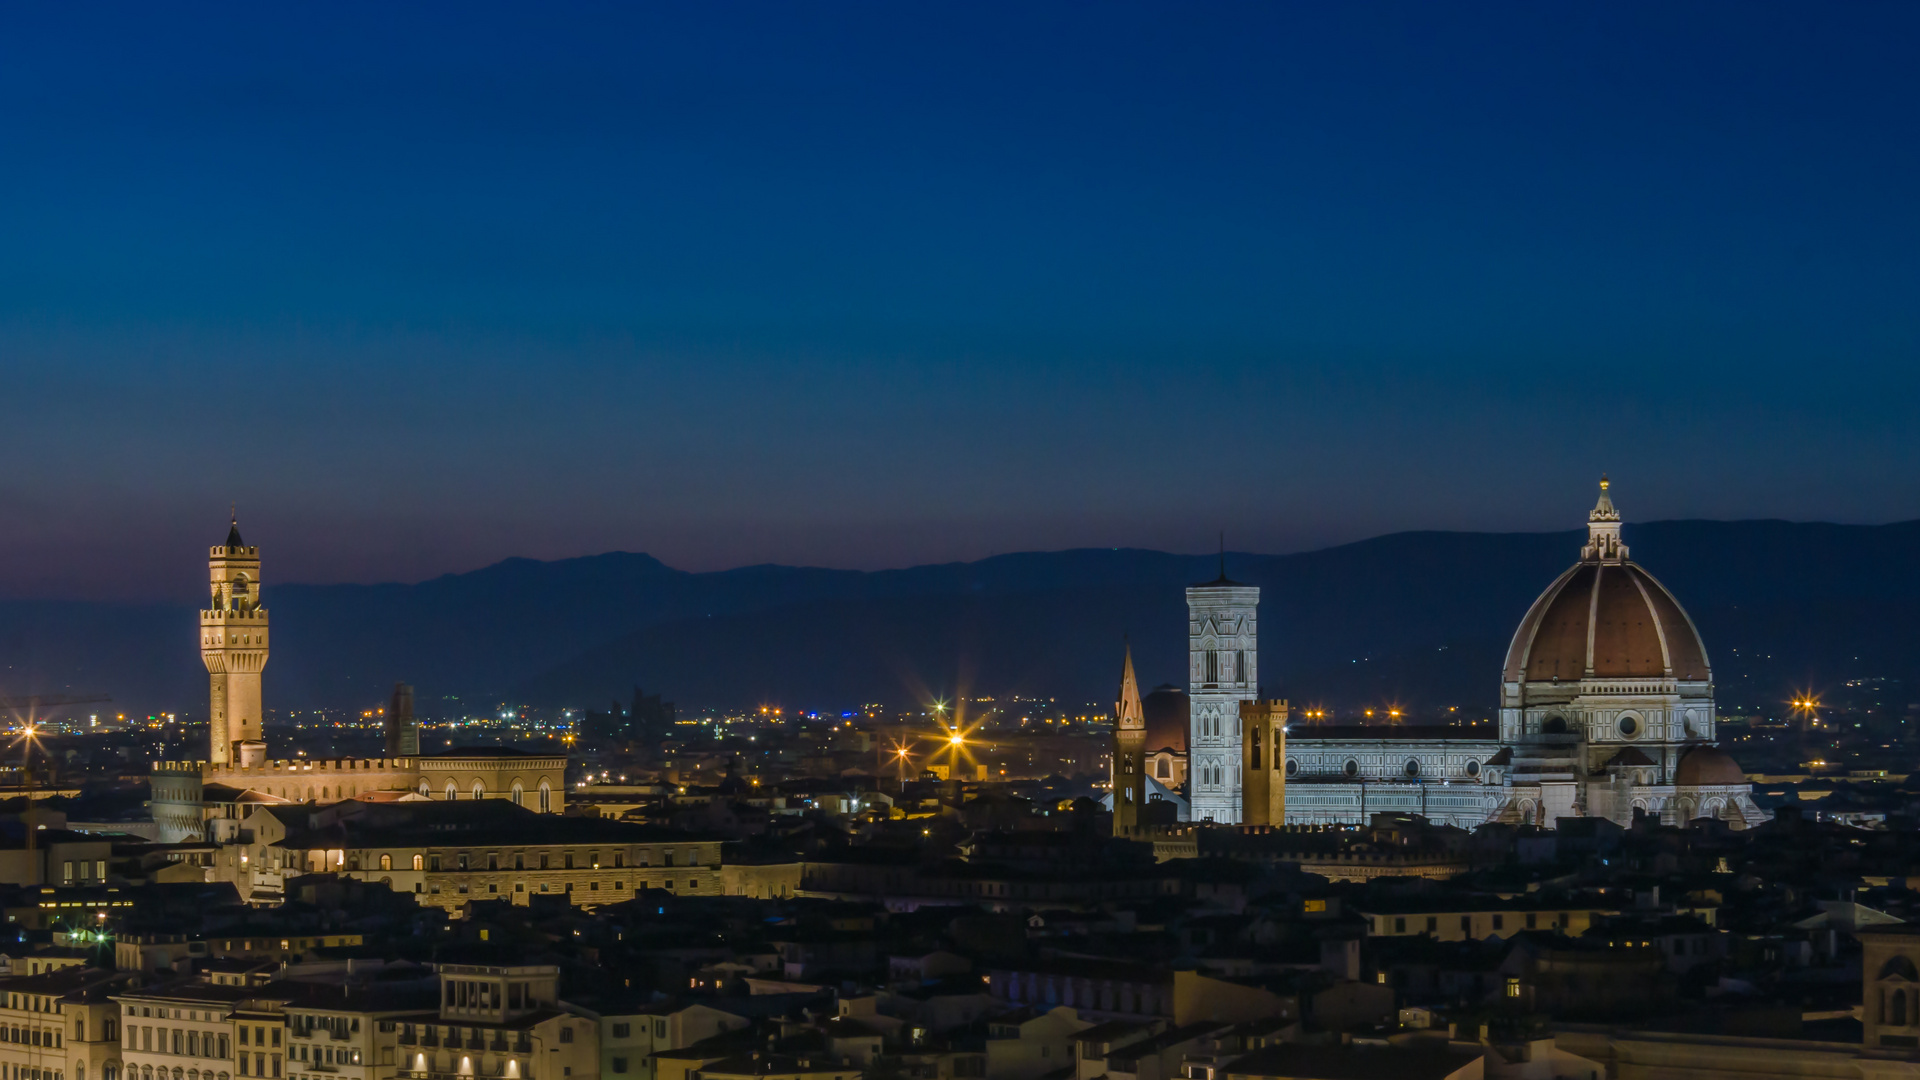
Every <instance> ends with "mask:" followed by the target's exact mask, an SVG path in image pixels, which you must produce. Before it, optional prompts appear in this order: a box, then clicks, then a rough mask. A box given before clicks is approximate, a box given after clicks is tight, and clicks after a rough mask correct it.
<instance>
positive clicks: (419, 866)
mask: <svg viewBox="0 0 1920 1080" xmlns="http://www.w3.org/2000/svg"><path fill="white" fill-rule="evenodd" d="M413 868H414V869H415V870H425V869H426V868H427V860H426V859H425V858H424V857H422V856H419V855H415V856H414V857H413Z"/></svg>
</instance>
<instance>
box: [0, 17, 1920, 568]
mask: <svg viewBox="0 0 1920 1080" xmlns="http://www.w3.org/2000/svg"><path fill="white" fill-rule="evenodd" d="M263 8H266V9H269V10H262V9H263ZM1917 46H1920V5H1915V4H1912V3H1910V2H1903V3H1891V4H1867V3H1861V4H1845V5H1833V4H1814V3H1802V4H1795V5H1771V4H1764V3H1751V2H1740V3H1725V4H1711V3H1688V4H1680V5H1675V4H1670V3H1656V4H1646V5H1632V4H1584V5H1574V4H1537V3H1524V4H1511V5H1498V4H1488V5H1458V4H1450V5H1436V4H1432V3H1427V2H1418V3H1410V4H1405V5H1393V4H1378V3H1369V4H1337V3H1324V4H1304V3H1298V4H1272V3H1259V4H1247V5H1233V4H1198V5H1196V4H1164V5H1159V6H1129V5H1122V4H1098V5H1096V4H1071V5H1063V6H1046V5H1038V4H1032V3H1019V4H1007V5H1000V6H993V5H983V4H979V3H966V4H958V5H951V6H942V5H936V4H927V3H910V4H900V3H890V4H877V5H873V6H852V5H833V4H773V3H769V4H765V5H728V4H718V3H700V4H686V5H679V6H677V7H669V6H666V5H636V4H616V5H609V6H604V7H596V6H592V5H586V4H565V5H533V4H517V5H511V6H507V7H501V8H491V9H490V8H488V7H486V6H485V5H475V4H471V3H462V4H458V5H447V6H444V7H439V8H433V7H424V6H417V5H409V6H404V7H400V8H399V9H398V10H396V6H394V5H384V4H383V5H367V6H361V7H354V6H351V5H338V4H329V5H321V6H305V7H299V8H288V6H287V5H258V4H248V5H235V6H231V7H216V6H197V5H151V4H148V5H127V6H124V7H120V8H117V9H116V8H111V7H109V8H100V7H90V8H86V9H84V10H81V9H76V8H75V7H74V6H73V5H41V6H39V7H37V8H35V9H31V10H28V9H22V8H18V7H15V8H9V9H8V10H7V11H5V12H4V13H0V149H3V150H4V155H3V156H0V402H4V407H5V409H6V412H7V428H6V433H5V443H4V445H5V447H6V456H5V462H6V468H5V470H4V472H0V511H4V515H5V521H4V525H0V595H5V596H24V595H83V596H99V597H159V596H180V597H185V596H192V595H195V594H197V592H198V591H199V588H200V585H199V581H200V574H201V571H200V569H199V551H200V549H201V548H203V547H204V546H205V545H206V544H209V543H212V542H214V541H216V540H217V539H218V538H219V536H220V535H221V530H222V524H223V520H224V518H223V515H224V514H225V513H226V508H227V504H228V502H229V501H230V500H235V499H237V500H238V501H239V503H240V506H241V514H242V521H243V525H244V526H245V527H246V529H247V532H248V536H249V539H250V540H253V541H255V542H258V543H261V544H263V545H266V546H267V549H268V552H269V558H270V559H271V562H270V563H269V568H268V573H269V575H270V579H271V580H280V581H287V580H306V581H330V580H387V579H396V578H398V579H412V578H418V577H423V576H428V575H432V574H435V573H440V572H444V571H448V570H459V569H467V568H471V567H474V566H477V565H481V564H484V563H486V562H490V561H492V560H494V559H497V558H500V557H503V556H507V555H514V554H520V555H532V556H538V557H558V556H566V555H576V554H584V553H590V552H597V551H602V550H607V549H613V548H624V549H629V550H644V551H649V552H652V553H654V554H656V555H658V556H660V557H661V558H663V559H665V560H666V561H668V562H670V563H673V564H675V565H679V566H684V567H688V568H693V569H706V568H717V567H723V566H731V565H737V564H741V563H746V562H756V561H781V562H810V563H820V564H827V565H838V566H858V567H877V566H894V565H905V564H910V563H916V562H925V561H933V560H944V559H952V558H974V557H979V556H983V555H987V554H991V553H994V552H998V551H1009V550H1023V549H1033V548H1051V547H1063V546H1075V545H1099V546H1112V545H1141V546H1153V547H1161V548H1168V549H1173V550H1188V551H1191V550H1200V549H1205V548H1208V547H1210V546H1211V545H1212V543H1213V536H1214V532H1215V530H1217V529H1221V528H1224V529H1226V530H1227V534H1228V539H1229V542H1230V544H1232V545H1233V546H1235V547H1238V548H1242V549H1250V550H1268V551H1283V550H1293V549H1298V548H1302V547H1308V546H1314V545H1319V544H1324V543H1330V542H1337V541H1342V540H1348V539H1355V538H1359V537H1362V536H1366V535H1371V534H1375V533H1379V532H1384V531H1389V530H1395V529H1404V528H1457V529H1545V528H1563V527H1570V526H1573V525H1576V524H1577V523H1578V522H1579V520H1580V518H1581V515H1582V514H1583V513H1584V511H1585V509H1586V508H1587V507H1588V506H1589V505H1590V503H1591V498H1592V495H1591V492H1592V487H1591V485H1592V481H1593V479H1594V478H1595V476H1596V475H1597V474H1598V473H1599V472H1600V471H1601V470H1603V469H1604V470H1608V471H1610V472H1611V473H1613V475H1614V476H1615V478H1616V479H1617V480H1618V481H1619V486H1618V489H1617V491H1618V494H1619V496H1620V500H1619V501H1620V503H1621V506H1622V509H1623V510H1624V511H1625V512H1626V513H1627V515H1628V516H1629V517H1630V518H1634V519H1639V520H1646V519H1650V518H1662V517H1762V516H1765V517H1785V518H1795V519H1815V518H1818V519H1832V520H1842V521H1887V520H1894V519H1899V518H1906V517H1913V516H1916V515H1920V423H1916V419H1917V417H1916V412H1917V411H1920V409H1917V405H1916V403H1917V402H1920V398H1917V397H1916V391H1920V374H1917V373H1916V368H1920V365H1917V364H1916V360H1920V262H1917V261H1916V253H1917V252H1920V199H1917V198H1916V192H1920V67H1917V66H1916V65H1915V63H1914V62H1913V57H1914V55H1915V49H1916V47H1917Z"/></svg>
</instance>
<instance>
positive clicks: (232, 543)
mask: <svg viewBox="0 0 1920 1080" xmlns="http://www.w3.org/2000/svg"><path fill="white" fill-rule="evenodd" d="M227 546H228V547H230V548H237V547H246V546H247V542H246V541H245V540H242V539H240V504H239V503H234V504H233V505H232V507H231V508H229V509H228V511H227Z"/></svg>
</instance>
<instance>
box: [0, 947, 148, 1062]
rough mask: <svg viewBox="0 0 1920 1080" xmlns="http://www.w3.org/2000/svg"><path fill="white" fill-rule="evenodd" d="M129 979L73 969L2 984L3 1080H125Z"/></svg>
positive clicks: (20, 977) (0, 1036) (0, 1051)
mask: <svg viewBox="0 0 1920 1080" xmlns="http://www.w3.org/2000/svg"><path fill="white" fill-rule="evenodd" d="M127 981H128V976H126V975H122V974H120V973H118V972H111V971H101V970H99V969H97V968H67V969H63V970H58V971H52V972H42V973H41V974H38V975H16V976H12V977H8V978H3V979H0V1080H119V1074H120V1047H119V1043H118V1041H117V1040H118V1037H119V1032H118V1028H117V1025H118V1020H119V1009H118V1008H117V1007H115V1005H114V1004H113V1000H112V998H111V997H110V996H109V995H110V994H111V992H112V991H113V990H114V989H115V988H116V987H118V986H121V985H124V984H125V983H126V982H127Z"/></svg>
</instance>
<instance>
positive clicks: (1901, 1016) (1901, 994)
mask: <svg viewBox="0 0 1920 1080" xmlns="http://www.w3.org/2000/svg"><path fill="white" fill-rule="evenodd" d="M1887 1023H1889V1024H1891V1025H1893V1026H1894V1027H1906V1026H1907V992H1906V991H1905V990H1895V991H1894V992H1893V997H1891V998H1889V999H1888V1001H1887Z"/></svg>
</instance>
